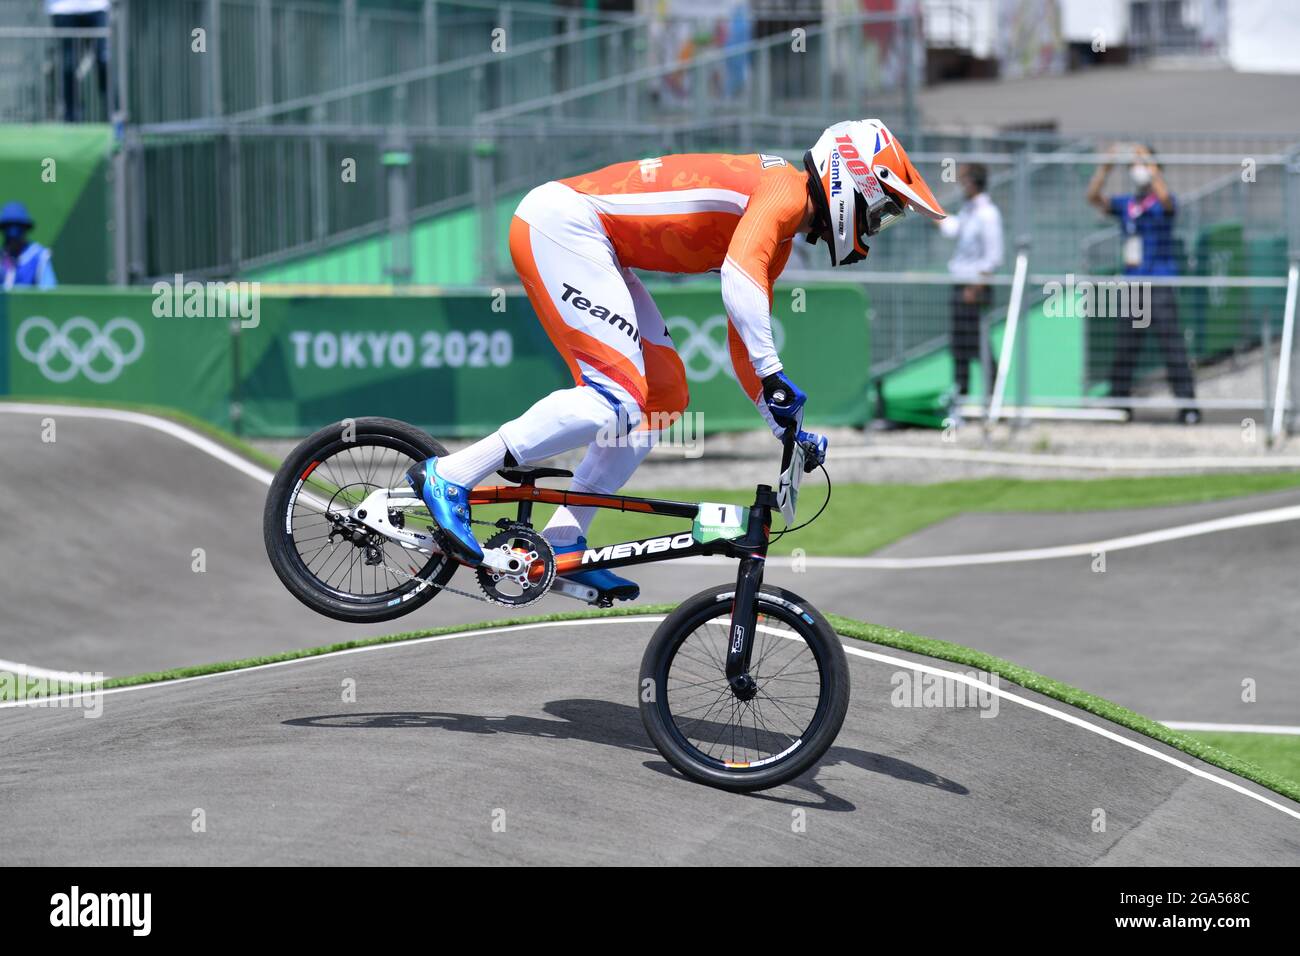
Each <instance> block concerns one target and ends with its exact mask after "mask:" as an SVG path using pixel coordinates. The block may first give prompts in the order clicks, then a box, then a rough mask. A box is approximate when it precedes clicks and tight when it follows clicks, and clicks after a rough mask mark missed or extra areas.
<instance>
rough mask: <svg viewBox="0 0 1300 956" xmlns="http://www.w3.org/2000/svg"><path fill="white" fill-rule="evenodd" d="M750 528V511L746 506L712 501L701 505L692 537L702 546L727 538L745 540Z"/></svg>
mask: <svg viewBox="0 0 1300 956" xmlns="http://www.w3.org/2000/svg"><path fill="white" fill-rule="evenodd" d="M748 528H749V509H748V508H747V507H745V506H744V505H724V504H718V503H716V502H712V501H705V502H701V503H700V510H699V512H698V513H697V514H696V515H695V523H694V524H693V525H691V537H693V538H694V539H695V540H696V541H698V542H699V543H700V544H708V543H709V542H710V541H719V540H722V539H725V538H743V537H744V536H745V531H746V530H747V529H748Z"/></svg>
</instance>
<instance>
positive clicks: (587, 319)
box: [500, 153, 808, 526]
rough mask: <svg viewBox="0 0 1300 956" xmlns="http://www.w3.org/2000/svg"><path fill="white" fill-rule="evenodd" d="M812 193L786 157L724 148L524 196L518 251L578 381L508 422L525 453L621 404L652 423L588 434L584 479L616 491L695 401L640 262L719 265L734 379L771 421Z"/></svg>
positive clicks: (617, 169) (526, 456) (555, 442)
mask: <svg viewBox="0 0 1300 956" xmlns="http://www.w3.org/2000/svg"><path fill="white" fill-rule="evenodd" d="M807 197H808V190H807V176H806V173H805V172H804V171H803V170H802V169H796V168H794V167H792V166H791V165H790V164H789V163H787V162H786V161H785V160H784V159H782V158H780V157H778V156H767V155H762V154H751V155H744V156H733V155H725V154H714V153H706V154H683V155H676V156H663V157H658V158H653V159H642V160H636V161H632V162H626V163H618V164H616V165H613V166H607V167H605V168H604V169H599V170H596V171H595V172H592V173H587V174H585V175H581V176H574V177H572V178H569V179H563V180H559V181H557V182H550V183H546V184H544V185H542V186H539V187H538V188H536V189H534V190H532V191H531V192H530V193H528V195H527V196H525V197H524V199H523V201H522V202H521V203H520V204H519V208H518V209H517V210H516V212H515V217H514V219H513V221H512V222H511V224H510V255H511V257H512V259H513V260H514V265H515V269H516V270H517V271H518V273H519V277H520V279H521V280H522V281H523V285H524V289H525V290H526V292H527V294H528V298H529V301H530V302H531V303H532V305H533V309H534V310H535V311H536V313H537V316H538V318H539V319H540V320H541V322H542V324H543V325H544V326H545V328H546V331H547V334H548V335H549V337H550V339H551V341H552V342H553V343H554V345H555V347H556V349H557V350H558V351H559V353H560V355H562V356H563V357H564V361H565V363H566V364H567V365H568V368H569V371H570V373H571V374H572V375H573V380H574V386H575V387H574V388H573V389H568V390H565V391H564V392H562V393H555V394H554V395H553V396H551V397H550V398H551V399H552V400H551V401H550V402H549V403H548V404H546V405H545V406H544V407H545V412H544V413H543V405H542V403H539V405H538V406H536V407H535V408H536V412H535V413H532V414H525V415H524V416H521V417H520V418H518V419H515V420H514V421H512V422H508V423H507V424H506V425H504V426H503V427H502V429H501V432H500V434H501V437H502V438H503V439H504V440H505V443H506V446H507V447H508V449H509V450H510V452H511V454H512V455H513V456H514V457H515V459H516V460H517V461H520V462H524V463H528V462H534V461H539V460H541V459H543V458H547V457H549V456H551V455H553V454H556V453H558V452H560V451H565V450H568V449H569V448H573V447H576V445H575V443H574V441H573V439H572V436H574V435H577V434H589V435H594V434H595V432H594V430H593V428H592V426H593V425H596V424H598V423H599V420H600V419H601V417H602V415H604V416H608V415H609V414H610V412H611V410H612V411H613V412H614V413H616V414H617V415H618V416H619V417H620V419H621V420H622V421H623V422H624V423H625V424H626V426H627V427H628V428H636V426H638V425H640V426H641V429H642V430H645V429H647V428H649V429H650V430H651V436H650V440H646V441H641V442H637V443H631V444H628V445H621V446H609V445H604V446H602V445H599V444H598V443H596V442H594V441H593V442H592V444H591V447H590V450H589V453H588V456H587V458H586V459H584V461H583V464H582V465H581V466H580V467H579V470H578V473H577V474H576V475H575V481H574V487H575V488H578V487H581V488H582V489H583V490H589V491H596V492H602V493H612V492H613V491H616V490H618V488H619V487H621V486H622V484H623V482H624V481H626V480H627V478H628V477H629V476H630V475H631V473H632V470H633V469H635V467H636V466H637V464H638V463H639V462H640V461H641V459H642V458H643V457H644V456H645V453H646V452H647V451H648V450H649V447H650V444H651V443H652V440H653V430H654V429H657V428H660V427H665V426H666V424H667V421H668V416H671V415H673V413H680V412H684V411H685V409H686V404H687V399H688V392H687V385H686V374H685V370H684V368H683V366H682V361H681V359H680V358H679V357H678V355H677V353H676V351H675V350H674V348H673V343H672V339H671V337H670V336H669V333H668V328H667V326H666V325H665V323H664V319H663V316H662V315H660V313H659V310H658V308H657V307H656V306H655V303H654V301H653V300H652V299H651V297H650V295H649V293H647V292H646V289H645V287H644V286H643V285H642V284H641V282H640V280H639V279H637V277H636V275H635V274H634V273H633V272H632V269H645V270H652V271H655V272H668V273H703V272H710V271H720V272H721V277H722V297H723V304H724V307H725V309H726V313H727V319H728V329H727V332H728V346H729V351H730V354H731V359H732V366H733V368H734V370H735V373H736V379H737V381H738V382H739V383H740V386H741V388H742V389H743V390H744V391H745V394H747V395H748V396H749V397H750V399H751V400H753V401H754V402H755V404H756V406H757V407H758V409H759V411H760V413H761V414H763V417H764V418H765V419H767V421H768V424H769V426H771V425H772V421H771V416H770V414H767V409H766V405H765V404H764V403H763V400H762V385H761V383H760V380H761V379H762V378H763V377H764V376H766V375H769V374H771V373H772V372H775V371H778V370H779V369H780V368H781V362H780V360H779V359H778V357H777V354H776V348H775V346H774V344H773V339H772V320H771V315H772V311H771V310H772V286H773V283H774V282H775V281H776V278H777V276H779V275H780V274H781V270H782V269H783V268H784V267H785V264H786V261H787V260H788V259H789V257H790V249H791V244H792V241H793V239H794V236H795V233H796V230H797V229H798V227H799V225H800V223H801V221H802V220H803V217H804V211H805V207H806V204H807ZM602 406H603V411H602ZM584 428H586V429H587V431H586V432H585V433H584V432H583V429H584ZM586 440H590V438H588V439H586ZM581 443H585V441H584V442H579V444H581ZM584 526H585V522H584Z"/></svg>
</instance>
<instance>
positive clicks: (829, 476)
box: [767, 462, 831, 547]
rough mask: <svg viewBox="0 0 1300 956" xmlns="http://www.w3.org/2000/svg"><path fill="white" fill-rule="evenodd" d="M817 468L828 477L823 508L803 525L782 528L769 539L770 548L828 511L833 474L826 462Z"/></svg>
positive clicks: (818, 464) (819, 464) (819, 463)
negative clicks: (774, 542)
mask: <svg viewBox="0 0 1300 956" xmlns="http://www.w3.org/2000/svg"><path fill="white" fill-rule="evenodd" d="M817 467H818V468H820V469H821V470H822V474H823V475H825V476H826V500H825V501H823V502H822V506H821V507H820V508H818V509H817V513H816V514H815V515H813V516H812V517H811V518H809V519H808V520H807V521H804V522H802V523H801V524H796V525H791V526H790V527H788V528H782V529H781V530H780V531H778V532H777V533H776V534H775V535H774V536H772V537H771V538H768V539H767V543H768V546H769V547H770V546H771V544H772V542H773V541H779V540H780V539H781V536H782V535H783V534H786V533H788V532H790V531H798V530H799V529H800V528H806V527H808V526H809V525H810V524H812V523H813V522H814V521H816V520H817V519H818V518H820V517H821V516H822V512H823V511H825V510H826V506H827V505H828V504H830V503H831V473H830V472H829V471H827V470H826V465H825V463H824V462H818V463H817Z"/></svg>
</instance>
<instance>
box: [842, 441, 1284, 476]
mask: <svg viewBox="0 0 1300 956" xmlns="http://www.w3.org/2000/svg"><path fill="white" fill-rule="evenodd" d="M833 456H834V457H835V458H867V459H882V460H884V459H890V460H893V459H921V460H924V461H949V462H951V461H965V462H973V463H977V464H990V465H1023V466H1029V467H1034V468H1078V469H1086V470H1088V471H1210V470H1221V471H1239V470H1242V469H1246V470H1251V471H1254V470H1262V471H1283V470H1285V469H1288V468H1300V458H1297V457H1295V456H1294V455H1288V456H1282V455H1278V456H1272V457H1269V456H1264V455H1249V456H1246V455H1224V456H1216V455H1192V456H1186V457H1182V458H1175V459H1169V458H1110V457H1106V456H1104V455H1097V456H1085V455H1033V454H1027V453H1022V452H1007V451H984V450H981V449H977V448H921V447H918V448H913V447H911V446H908V445H863V446H853V445H850V446H848V447H845V446H843V445H841V446H840V447H838V448H836V449H835V451H834V453H833Z"/></svg>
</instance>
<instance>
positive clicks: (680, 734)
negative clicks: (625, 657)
mask: <svg viewBox="0 0 1300 956" xmlns="http://www.w3.org/2000/svg"><path fill="white" fill-rule="evenodd" d="M735 590H736V588H735V585H730V584H727V585H720V586H718V587H714V588H710V589H709V590H707V591H702V592H700V593H699V594H697V595H695V596H694V597H692V598H690V599H689V600H687V601H686V602H685V603H684V604H682V605H681V606H680V607H678V608H677V609H676V610H675V611H673V612H672V613H671V614H670V615H668V617H667V618H666V619H665V620H664V622H663V623H662V624H660V625H659V628H658V629H657V630H656V631H655V633H654V637H652V638H651V639H650V644H649V646H648V647H647V648H646V650H645V656H644V657H643V658H642V660H641V679H640V681H639V683H638V695H637V699H638V700H639V701H640V707H641V720H642V722H643V723H644V724H645V729H646V733H648V734H649V735H650V739H651V740H652V741H653V742H654V745H655V747H656V748H658V750H659V752H660V753H661V754H663V755H664V758H665V759H666V760H667V761H668V762H669V763H670V764H672V765H673V766H674V767H676V768H677V769H678V770H680V771H681V772H682V773H683V774H685V775H686V776H687V777H689V778H691V779H692V780H695V781H697V782H699V783H704V784H708V785H709V786H711V787H719V788H721V789H723V790H732V791H737V792H742V793H743V792H749V791H753V790H765V789H767V788H769V787H776V786H779V785H781V784H783V783H787V782H788V781H790V780H793V779H794V778H795V777H798V776H799V775H800V774H802V773H804V772H805V771H807V770H808V769H809V768H811V767H812V766H813V765H814V764H815V763H816V762H817V761H818V760H820V759H821V758H822V755H823V754H825V753H826V750H827V748H829V747H830V745H831V744H832V743H833V742H834V740H835V737H836V735H837V734H838V733H839V732H840V726H841V725H842V724H843V723H844V715H845V713H847V711H848V706H849V668H848V664H847V662H846V661H845V658H844V648H843V646H842V645H841V644H840V640H839V638H838V637H836V635H835V632H834V630H832V628H831V626H830V624H828V623H827V621H826V619H825V618H824V617H822V615H821V613H820V612H818V611H817V609H816V608H814V607H812V605H810V604H809V603H808V602H807V601H805V600H804V599H803V598H801V597H799V596H798V595H797V594H793V593H791V592H790V591H786V590H784V589H782V588H777V587H770V586H764V587H763V588H762V589H761V590H760V592H759V598H758V611H759V614H760V615H761V616H763V617H766V618H767V619H769V621H776V622H779V623H780V625H781V626H782V627H781V630H782V632H783V633H784V634H786V636H789V637H797V638H800V639H802V641H803V643H804V645H806V647H807V649H808V652H809V655H810V657H811V658H812V660H813V661H814V662H815V664H816V668H815V674H816V678H815V680H816V683H817V687H818V699H817V702H816V704H815V705H805V704H800V705H798V706H799V707H807V708H808V709H810V710H813V711H814V712H813V714H812V716H811V717H810V718H809V719H808V723H807V725H806V728H805V729H804V730H803V732H802V733H800V734H799V736H798V738H797V743H796V744H794V745H788V747H787V749H785V750H784V752H778V753H775V754H773V755H772V756H770V757H761V758H760V759H759V760H756V761H753V762H748V763H746V762H745V761H739V762H737V761H735V760H734V759H732V760H731V761H730V763H731V764H733V765H730V766H729V765H728V762H729V761H727V760H724V759H721V758H719V757H717V756H715V755H713V754H711V753H706V752H705V750H704V749H702V748H700V747H698V746H696V745H695V743H693V742H692V740H691V739H690V736H691V734H690V733H688V732H687V731H690V730H693V729H704V730H706V732H711V730H712V727H716V726H719V725H718V724H716V723H715V724H712V725H708V724H706V723H705V719H706V718H707V717H708V716H709V713H710V712H711V711H706V712H705V714H704V715H702V716H700V717H684V716H683V714H678V715H676V716H675V715H674V713H673V698H674V695H675V694H679V693H680V694H681V695H682V697H683V702H684V703H693V702H689V701H686V700H685V698H687V697H689V696H690V695H691V694H697V695H703V697H704V700H705V702H706V704H707V701H708V695H709V694H711V693H713V692H714V689H715V688H710V687H709V686H707V685H705V684H701V683H699V682H688V683H686V684H680V683H679V684H677V685H676V686H674V685H673V684H672V683H670V674H671V673H672V669H673V664H674V661H675V659H676V658H677V656H678V652H679V650H680V649H681V648H682V646H683V644H684V643H685V642H686V641H687V640H688V639H689V638H691V637H692V635H695V634H697V632H699V631H700V629H701V628H702V627H704V626H706V625H708V624H709V622H711V621H714V620H715V619H719V618H720V619H721V624H722V629H721V641H722V657H721V658H719V657H717V656H716V655H715V654H713V653H707V654H706V655H705V656H704V657H701V658H692V657H690V656H689V655H686V654H683V655H682V656H683V658H684V659H685V660H686V661H687V664H686V666H687V668H689V667H690V666H692V665H694V666H695V667H701V668H704V669H705V670H706V671H707V672H708V673H709V674H713V673H714V672H715V671H716V679H717V681H718V682H720V683H719V684H718V685H717V686H719V687H721V688H722V690H721V691H719V693H718V697H719V703H723V704H724V706H730V705H731V704H732V701H733V700H734V698H729V697H728V696H727V695H730V691H729V690H727V689H726V676H725V673H724V664H725V647H726V632H727V630H728V629H729V621H730V617H731V603H732V602H731V597H732V595H733V594H734V593H735ZM761 623H762V622H761V621H760V624H761ZM769 626H770V625H769ZM789 632H793V633H792V634H790V633H789ZM764 633H767V631H765V632H764ZM785 639H786V637H784V636H777V637H775V638H774V640H775V641H777V642H781V641H784V640H785ZM703 640H709V638H704V639H703ZM756 640H757V635H756ZM775 646H776V647H778V648H779V647H781V646H782V645H780V644H778V645H775ZM703 649H704V650H705V651H708V650H709V647H708V646H707V645H704V646H703ZM799 653H802V652H799ZM761 662H762V656H761V654H760V645H759V644H756V645H755V658H754V661H753V663H752V664H751V674H752V675H753V676H754V677H755V679H756V680H757V681H758V683H759V687H760V697H759V698H755V700H756V701H760V699H761V697H762V694H763V687H764V685H765V684H770V682H771V680H772V679H773V678H778V677H779V678H780V679H782V680H790V678H785V677H783V676H782V675H781V674H780V672H779V671H778V672H776V673H774V674H771V676H768V675H767V674H764V673H763V667H762V664H761ZM783 669H784V668H783ZM799 673H803V672H799ZM808 673H809V675H811V674H813V673H814V671H809V672H808ZM689 676H690V677H692V678H693V677H696V676H701V675H695V674H690V675H689ZM813 680H814V678H813V677H812V676H809V677H808V681H809V686H810V687H811V682H812V681H813ZM647 682H648V683H647ZM682 688H684V690H682ZM697 688H702V689H697ZM647 698H650V699H649V700H647ZM768 699H769V700H772V699H773V698H770V697H769V698H768ZM735 706H742V705H735ZM689 709H694V710H698V709H699V707H698V706H694V707H693V708H689ZM683 710H684V712H685V711H686V710H688V708H683ZM780 713H781V714H783V715H784V714H785V713H786V711H785V710H781V711H780ZM744 717H745V715H744V714H743V713H742V714H741V715H740V717H739V720H740V731H741V738H742V740H741V743H742V746H743V745H744V739H743V738H744V735H745V733H746V731H745V727H744ZM760 719H761V718H760ZM679 720H681V721H682V722H683V723H686V724H687V731H684V730H683V729H682V726H680V725H679V723H678V721H679ZM801 720H802V718H799V721H801ZM797 723H798V721H795V722H794V725H795V726H797ZM701 725H704V726H703V727H701ZM722 726H724V728H725V725H722ZM752 733H753V740H754V745H755V746H754V748H753V749H754V751H755V753H756V754H757V753H761V752H762V751H763V750H764V749H765V748H764V744H765V743H768V742H770V743H771V744H772V745H771V746H769V747H767V748H766V749H772V750H774V749H775V746H776V745H778V742H780V745H782V746H786V744H785V742H784V741H783V740H782V738H787V739H794V737H793V734H791V733H782V732H776V731H773V730H771V729H770V728H769V726H768V724H767V722H766V721H763V728H762V729H761V730H760V728H759V727H758V722H757V721H756V722H755V724H754V728H753V731H752ZM723 749H724V750H725V749H726V745H725V743H724V745H723ZM731 752H732V757H733V758H734V757H735V756H736V737H735V735H734V734H733V736H732V738H731ZM747 752H748V751H746V753H747ZM741 764H746V765H741Z"/></svg>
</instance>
